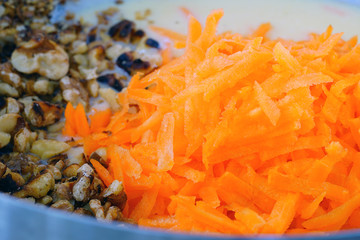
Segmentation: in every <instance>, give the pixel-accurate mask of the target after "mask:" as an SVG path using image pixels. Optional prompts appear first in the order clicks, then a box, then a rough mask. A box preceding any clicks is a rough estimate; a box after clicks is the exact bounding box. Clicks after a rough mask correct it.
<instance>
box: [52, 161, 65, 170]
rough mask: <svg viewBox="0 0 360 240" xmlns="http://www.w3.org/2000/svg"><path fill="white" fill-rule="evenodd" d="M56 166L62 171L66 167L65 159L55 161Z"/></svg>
mask: <svg viewBox="0 0 360 240" xmlns="http://www.w3.org/2000/svg"><path fill="white" fill-rule="evenodd" d="M54 166H55V167H56V168H57V169H59V170H60V171H61V170H63V168H64V167H65V163H64V161H63V160H59V161H57V163H55V165H54Z"/></svg>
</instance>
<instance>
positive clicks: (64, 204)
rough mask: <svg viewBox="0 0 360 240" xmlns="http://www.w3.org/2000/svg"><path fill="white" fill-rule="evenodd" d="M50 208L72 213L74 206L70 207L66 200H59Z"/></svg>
mask: <svg viewBox="0 0 360 240" xmlns="http://www.w3.org/2000/svg"><path fill="white" fill-rule="evenodd" d="M50 207H51V208H56V209H61V210H65V211H68V212H73V211H74V205H72V204H71V203H70V202H69V201H68V200H59V201H56V202H55V203H54V204H52V205H51V206H50Z"/></svg>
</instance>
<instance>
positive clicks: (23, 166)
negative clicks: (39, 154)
mask: <svg viewBox="0 0 360 240" xmlns="http://www.w3.org/2000/svg"><path fill="white" fill-rule="evenodd" d="M0 161H1V162H3V163H4V164H5V165H6V166H7V167H8V168H9V169H10V170H11V171H12V172H16V173H21V175H22V177H23V178H24V179H25V181H27V180H28V178H30V177H31V176H36V175H38V174H39V172H40V171H41V170H43V169H42V166H43V165H37V164H36V163H37V162H38V161H39V159H38V158H36V157H35V156H33V155H31V154H24V153H17V152H12V153H9V154H3V155H1V156H0Z"/></svg>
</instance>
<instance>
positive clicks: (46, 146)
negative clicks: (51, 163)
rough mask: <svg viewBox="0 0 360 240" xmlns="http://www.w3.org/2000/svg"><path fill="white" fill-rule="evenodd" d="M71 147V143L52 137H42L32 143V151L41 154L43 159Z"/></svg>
mask: <svg viewBox="0 0 360 240" xmlns="http://www.w3.org/2000/svg"><path fill="white" fill-rule="evenodd" d="M69 149H70V145H68V144H67V143H64V142H60V141H57V140H52V139H48V140H46V139H40V140H37V141H35V142H34V143H33V144H32V147H31V150H30V152H32V153H34V154H36V155H38V156H40V158H42V159H46V158H50V157H52V156H55V155H58V154H60V153H63V152H65V151H67V150H69Z"/></svg>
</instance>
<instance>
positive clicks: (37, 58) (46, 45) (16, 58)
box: [11, 34, 69, 80]
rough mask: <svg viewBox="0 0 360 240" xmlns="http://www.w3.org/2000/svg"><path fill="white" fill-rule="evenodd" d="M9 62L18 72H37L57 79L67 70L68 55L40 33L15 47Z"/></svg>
mask: <svg viewBox="0 0 360 240" xmlns="http://www.w3.org/2000/svg"><path fill="white" fill-rule="evenodd" d="M11 63H12V65H13V67H14V68H15V69H16V70H18V71H19V72H22V73H27V74H29V73H39V74H40V75H42V76H44V77H47V78H49V79H52V80H59V79H60V78H62V77H64V76H65V75H66V73H67V72H68V70H69V56H68V55H67V53H66V52H65V51H64V49H62V48H61V47H60V46H59V45H57V44H56V43H55V42H53V41H51V40H49V39H47V38H46V37H44V36H43V35H41V34H38V35H35V36H34V38H33V39H31V40H30V41H28V42H25V43H23V44H22V45H21V46H20V47H19V48H17V49H16V50H15V51H14V52H13V53H12V55H11Z"/></svg>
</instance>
